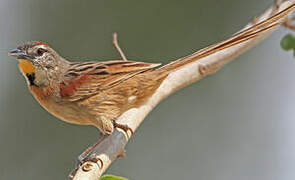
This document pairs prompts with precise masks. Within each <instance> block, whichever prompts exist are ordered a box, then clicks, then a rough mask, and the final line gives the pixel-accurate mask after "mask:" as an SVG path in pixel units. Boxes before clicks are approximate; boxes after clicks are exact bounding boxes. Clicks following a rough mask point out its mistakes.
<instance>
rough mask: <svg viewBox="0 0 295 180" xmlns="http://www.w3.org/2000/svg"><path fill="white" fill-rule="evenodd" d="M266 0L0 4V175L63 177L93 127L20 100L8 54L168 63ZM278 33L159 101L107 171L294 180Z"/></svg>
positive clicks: (17, 0) (25, 95) (287, 72)
mask: <svg viewBox="0 0 295 180" xmlns="http://www.w3.org/2000/svg"><path fill="white" fill-rule="evenodd" d="M272 3H273V1H272V0H259V1H257V0H247V1H244V0H182V1H179V0H146V1H144V0H141V1H138V0H124V1H118V0H88V1H78V0H62V1H61V0H50V1H48V0H47V1H40V0H26V1H21V0H1V1H0V38H1V39H0V59H1V60H0V115H1V116H0V159H1V163H0V179H1V180H2V179H3V180H16V179H22V180H32V179H42V180H52V179H66V178H67V175H68V173H70V171H71V170H72V168H73V167H74V164H75V162H76V157H77V156H78V155H79V154H80V153H81V152H82V151H83V150H84V149H85V148H86V147H87V146H89V145H90V144H92V143H93V142H95V141H96V139H97V137H98V134H99V132H98V130H97V129H95V128H94V127H89V126H78V125H72V124H67V123H64V122H62V121H60V120H58V119H57V118H55V117H53V116H52V115H50V114H49V113H47V112H46V111H45V110H44V109H42V108H41V107H40V105H39V104H38V103H37V102H36V101H35V100H34V99H33V98H32V96H31V95H30V93H29V91H28V89H27V87H26V84H25V81H24V79H23V77H22V76H21V74H20V73H19V71H18V68H17V61H15V60H14V59H13V58H10V57H8V56H7V51H8V50H9V49H12V48H15V47H16V46H17V45H18V44H20V43H23V42H26V41H28V40H42V41H45V42H48V43H49V44H50V45H51V46H52V47H54V48H55V49H56V50H57V51H58V52H59V53H60V54H61V55H62V56H64V57H66V58H67V59H70V60H73V61H80V60H109V59H117V58H119V56H118V54H117V52H116V51H115V50H114V48H113V47H112V44H111V35H112V33H113V32H117V33H118V34H119V43H120V44H121V46H122V48H123V50H124V52H125V53H126V55H127V57H128V59H131V60H139V61H146V62H162V63H168V62H170V61H171V60H173V59H176V58H179V57H182V56H184V55H187V54H190V53H192V52H194V51H196V50H198V49H200V48H202V47H205V46H207V45H210V44H212V43H214V42H217V41H220V40H222V39H225V38H226V37H228V36H230V35H231V34H232V33H234V32H236V31H238V30H240V29H241V28H242V27H243V26H244V25H245V24H246V23H247V22H248V21H250V20H251V19H252V18H253V17H254V16H256V15H259V14H260V13H261V12H263V10H265V9H266V8H267V7H269V6H270V5H271V4H272ZM287 32H288V30H286V29H284V28H281V29H280V30H278V31H277V32H275V33H274V34H273V35H272V36H271V37H270V38H268V39H267V40H265V41H264V42H263V43H261V44H259V45H258V46H257V47H255V48H254V49H252V50H250V51H249V52H247V53H245V54H244V55H242V56H241V57H239V58H238V59H237V60H236V61H234V62H232V63H230V64H229V65H227V66H226V67H225V68H223V69H222V70H220V71H219V72H218V73H217V74H215V75H213V76H210V77H206V78H205V79H203V80H202V81H200V82H198V83H195V84H192V85H190V86H189V87H186V88H184V89H182V90H181V91H179V92H177V93H175V94H174V95H172V96H170V97H169V98H168V99H166V100H165V101H163V102H162V103H161V104H159V105H158V106H157V108H156V109H155V110H154V111H153V112H152V113H151V114H150V115H149V116H148V117H147V118H146V120H145V121H144V123H143V124H142V125H141V127H140V128H139V129H138V131H137V132H136V133H135V136H134V137H133V138H132V139H131V141H130V143H129V144H128V146H127V148H126V150H127V157H126V158H124V159H119V160H117V161H116V162H115V163H113V165H112V166H111V168H109V170H108V172H107V173H111V174H115V175H120V176H124V177H128V178H130V179H132V180H150V179H161V180H163V179H198V180H213V179H216V180H237V179H238V180H249V179H251V180H294V179H295V171H294V168H295V153H294V152H295V140H294V135H295V133H294V132H295V131H294V130H295V119H294V117H295V111H294V107H295V95H294V92H295V81H294V76H295V60H294V58H293V57H292V53H291V52H290V53H286V52H284V51H283V50H281V49H280V46H279V42H280V40H281V38H282V37H283V36H284V35H285V34H286V33H287Z"/></svg>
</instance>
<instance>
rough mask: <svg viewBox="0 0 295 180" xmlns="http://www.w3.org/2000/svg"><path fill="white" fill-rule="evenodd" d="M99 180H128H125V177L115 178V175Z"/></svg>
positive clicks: (105, 176)
mask: <svg viewBox="0 0 295 180" xmlns="http://www.w3.org/2000/svg"><path fill="white" fill-rule="evenodd" d="M99 180H128V179H126V178H123V177H118V176H114V175H104V176H103V177H101V178H100V179H99Z"/></svg>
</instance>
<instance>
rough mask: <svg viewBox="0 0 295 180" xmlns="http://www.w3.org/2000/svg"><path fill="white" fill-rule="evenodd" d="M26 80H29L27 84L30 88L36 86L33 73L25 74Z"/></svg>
mask: <svg viewBox="0 0 295 180" xmlns="http://www.w3.org/2000/svg"><path fill="white" fill-rule="evenodd" d="M26 76H27V78H28V80H29V83H30V86H36V84H35V83H34V81H35V78H36V77H35V73H31V74H26Z"/></svg>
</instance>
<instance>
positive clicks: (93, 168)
mask: <svg viewBox="0 0 295 180" xmlns="http://www.w3.org/2000/svg"><path fill="white" fill-rule="evenodd" d="M294 8H295V0H288V1H281V0H280V1H277V3H276V4H275V5H274V6H273V7H271V8H269V9H268V10H267V11H266V12H265V13H264V14H262V15H261V16H260V17H258V18H255V20H254V22H252V23H249V24H248V25H247V26H246V27H245V28H244V29H243V30H241V31H240V32H239V33H237V34H236V35H234V36H233V37H232V38H229V39H228V40H225V41H223V42H221V43H218V44H216V45H213V46H209V47H207V48H204V49H202V50H200V51H198V52H196V53H194V54H192V55H190V56H187V57H184V58H182V59H181V60H187V59H189V58H190V59H192V60H191V61H190V63H189V64H187V65H185V66H183V67H181V68H179V69H178V70H176V71H174V72H171V73H170V74H169V75H168V77H167V78H166V79H165V80H164V81H163V82H162V84H161V85H160V87H159V88H158V89H157V90H156V92H155V93H154V94H153V95H152V96H151V97H150V99H149V100H148V101H147V102H146V103H145V104H144V105H142V106H140V107H138V108H132V109H130V110H128V111H126V112H125V113H123V114H122V115H121V116H120V117H119V118H118V120H117V122H118V123H121V124H128V126H129V127H130V128H132V129H133V131H135V130H136V129H137V128H138V126H139V125H140V124H141V123H142V121H143V120H144V118H145V117H146V116H147V114H148V113H149V112H150V111H151V110H152V109H153V108H154V107H155V106H156V105H157V104H158V103H159V102H160V101H161V100H163V99H164V98H165V97H167V96H168V95H170V94H172V93H173V92H175V91H176V90H178V89H180V88H182V87H184V86H186V85H188V84H191V83H193V82H196V81H198V80H200V79H202V78H203V77H205V76H207V75H210V74H214V73H215V72H216V71H217V70H219V69H220V68H221V67H223V66H224V65H225V64H227V63H228V62H230V61H231V60H233V59H234V58H236V57H237V56H239V55H240V54H242V53H244V52H245V51H246V50H248V49H250V48H252V47H253V46H254V45H256V44H257V43H259V42H261V41H262V40H263V39H265V38H266V37H267V36H268V35H270V34H271V33H272V32H273V31H274V30H275V29H276V28H277V27H278V26H279V25H280V24H281V23H283V22H284V21H285V20H286V16H287V14H288V13H290V12H291V11H292V10H293V9H294ZM282 12H284V13H282ZM278 14H280V15H278ZM269 19H272V21H271V23H266V20H269ZM248 28H252V30H254V32H255V36H254V35H253V36H252V34H250V33H249V32H248V31H247V29H248ZM252 32H253V31H252ZM243 33H244V36H243V37H248V38H247V39H246V38H245V39H242V40H241V41H238V40H239V39H235V37H237V36H238V35H239V34H243ZM233 42H234V43H233ZM222 43H223V44H222ZM227 44H229V46H226V45H227ZM218 45H220V46H218ZM217 47H222V48H219V49H218V48H217ZM175 62H176V63H177V61H175ZM164 67H165V66H164ZM129 135H130V134H129ZM128 140H129V136H128V135H126V133H125V132H123V131H121V130H119V129H118V130H116V131H114V133H113V134H112V135H110V136H108V137H107V138H105V139H104V140H102V142H101V143H100V144H99V145H98V146H97V147H96V148H95V150H94V152H93V153H92V154H91V155H90V156H92V157H96V158H99V159H100V160H101V161H98V162H97V163H94V162H84V163H83V164H82V165H81V166H79V167H78V170H77V172H76V174H75V175H74V177H73V179H74V180H97V179H98V178H99V177H100V176H101V175H102V174H103V173H104V172H105V171H106V169H107V168H108V167H109V166H110V165H111V163H112V162H113V161H114V160H116V159H117V157H119V156H120V155H122V153H123V152H124V147H125V145H126V144H127V142H128ZM102 162H103V164H102Z"/></svg>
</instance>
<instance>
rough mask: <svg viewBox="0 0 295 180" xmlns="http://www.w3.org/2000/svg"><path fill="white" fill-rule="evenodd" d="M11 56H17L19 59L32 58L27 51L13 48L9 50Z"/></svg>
mask: <svg viewBox="0 0 295 180" xmlns="http://www.w3.org/2000/svg"><path fill="white" fill-rule="evenodd" d="M8 55H9V56H12V57H15V58H17V59H30V56H28V55H27V53H25V52H23V51H22V50H20V49H12V50H10V51H9V52H8Z"/></svg>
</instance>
